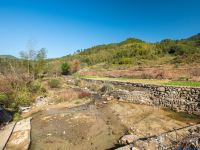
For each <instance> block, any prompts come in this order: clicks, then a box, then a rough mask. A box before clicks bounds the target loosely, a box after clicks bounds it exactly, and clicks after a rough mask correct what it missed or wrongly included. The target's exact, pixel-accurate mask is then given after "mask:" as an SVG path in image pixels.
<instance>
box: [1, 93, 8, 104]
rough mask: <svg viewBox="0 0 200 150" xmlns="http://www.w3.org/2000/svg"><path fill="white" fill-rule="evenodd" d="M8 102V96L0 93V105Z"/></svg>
mask: <svg viewBox="0 0 200 150" xmlns="http://www.w3.org/2000/svg"><path fill="white" fill-rule="evenodd" d="M7 100H8V96H7V95H6V94H5V93H0V104H5V103H6V102H7Z"/></svg>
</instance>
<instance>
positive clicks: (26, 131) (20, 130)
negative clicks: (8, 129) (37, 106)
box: [5, 117, 32, 150]
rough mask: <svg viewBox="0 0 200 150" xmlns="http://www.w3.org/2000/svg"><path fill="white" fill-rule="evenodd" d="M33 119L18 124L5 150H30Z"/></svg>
mask: <svg viewBox="0 0 200 150" xmlns="http://www.w3.org/2000/svg"><path fill="white" fill-rule="evenodd" d="M31 119H32V118H31V117H30V118H27V119H24V120H21V121H19V122H17V123H16V125H15V128H14V130H13V133H12V135H11V136H10V138H9V141H8V143H7V144H6V147H5V150H28V148H29V145H30V142H31V133H30V132H31Z"/></svg>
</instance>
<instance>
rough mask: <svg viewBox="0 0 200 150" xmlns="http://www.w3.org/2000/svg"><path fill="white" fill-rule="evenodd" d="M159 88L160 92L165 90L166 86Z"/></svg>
mask: <svg viewBox="0 0 200 150" xmlns="http://www.w3.org/2000/svg"><path fill="white" fill-rule="evenodd" d="M157 90H158V91H160V92H165V87H158V88H157Z"/></svg>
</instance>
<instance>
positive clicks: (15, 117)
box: [13, 112, 21, 121]
mask: <svg viewBox="0 0 200 150" xmlns="http://www.w3.org/2000/svg"><path fill="white" fill-rule="evenodd" d="M20 119H21V116H20V114H19V113H18V112H16V113H14V115H13V121H19V120H20Z"/></svg>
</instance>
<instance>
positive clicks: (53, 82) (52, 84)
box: [48, 79, 60, 88]
mask: <svg viewBox="0 0 200 150" xmlns="http://www.w3.org/2000/svg"><path fill="white" fill-rule="evenodd" d="M48 84H49V86H50V87H51V88H58V87H60V81H59V80H57V79H51V80H50V81H49V82H48Z"/></svg>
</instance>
